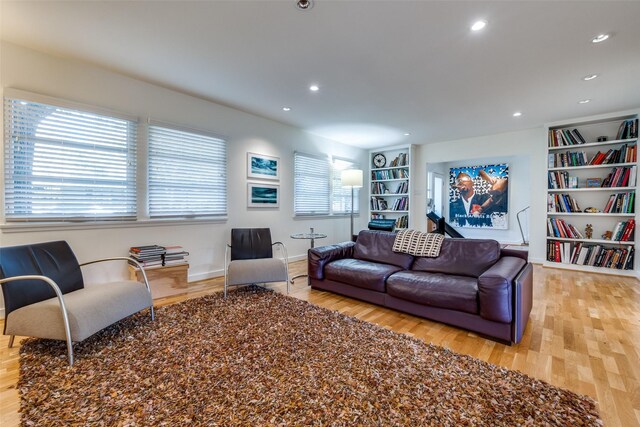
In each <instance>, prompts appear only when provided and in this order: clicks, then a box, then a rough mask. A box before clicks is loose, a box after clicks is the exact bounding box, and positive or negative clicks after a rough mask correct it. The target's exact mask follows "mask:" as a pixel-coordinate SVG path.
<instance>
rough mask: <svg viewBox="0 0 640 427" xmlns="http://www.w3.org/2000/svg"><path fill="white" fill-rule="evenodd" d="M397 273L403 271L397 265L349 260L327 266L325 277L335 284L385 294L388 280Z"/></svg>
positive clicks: (334, 262) (341, 260)
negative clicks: (348, 285)
mask: <svg viewBox="0 0 640 427" xmlns="http://www.w3.org/2000/svg"><path fill="white" fill-rule="evenodd" d="M397 271H402V269H401V268H400V267H396V266H395V265H389V264H382V263H378V262H370V261H363V260H358V259H353V258H347V259H340V260H337V261H333V262H331V263H329V264H327V266H326V267H325V268H324V277H325V279H328V280H333V281H335V282H341V283H348V284H350V285H352V286H357V287H359V288H364V289H370V290H372V291H377V292H384V291H385V282H386V280H387V278H388V277H389V276H391V275H392V274H393V273H395V272H397Z"/></svg>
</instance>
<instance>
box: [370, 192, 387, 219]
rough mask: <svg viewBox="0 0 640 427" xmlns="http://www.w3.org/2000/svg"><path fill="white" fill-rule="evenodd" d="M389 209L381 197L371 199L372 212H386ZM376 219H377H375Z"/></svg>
mask: <svg viewBox="0 0 640 427" xmlns="http://www.w3.org/2000/svg"><path fill="white" fill-rule="evenodd" d="M388 209H389V205H388V204H387V201H386V200H385V199H383V198H382V197H371V210H372V211H386V210H388ZM376 219H378V218H376Z"/></svg>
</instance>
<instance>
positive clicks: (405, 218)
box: [396, 215, 409, 228]
mask: <svg viewBox="0 0 640 427" xmlns="http://www.w3.org/2000/svg"><path fill="white" fill-rule="evenodd" d="M408 227H409V215H402V216H401V217H400V218H398V219H397V220H396V228H408Z"/></svg>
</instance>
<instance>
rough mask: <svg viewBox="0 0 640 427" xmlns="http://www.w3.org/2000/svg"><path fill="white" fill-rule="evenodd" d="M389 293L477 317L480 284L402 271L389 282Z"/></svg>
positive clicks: (470, 279) (437, 274)
mask: <svg viewBox="0 0 640 427" xmlns="http://www.w3.org/2000/svg"><path fill="white" fill-rule="evenodd" d="M387 294H389V295H391V296H394V297H396V298H401V299H404V300H407V301H411V302H414V303H417V304H424V305H430V306H433V307H439V308H446V309H450V310H457V311H465V312H467V313H472V314H478V312H479V310H478V281H477V279H475V278H473V277H467V276H454V275H451V274H442V273H427V272H423V271H401V272H398V273H395V274H393V275H392V276H391V277H389V279H388V280H387Z"/></svg>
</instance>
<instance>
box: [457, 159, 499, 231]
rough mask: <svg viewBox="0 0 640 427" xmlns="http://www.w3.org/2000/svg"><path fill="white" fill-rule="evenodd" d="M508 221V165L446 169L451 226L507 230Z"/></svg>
mask: <svg viewBox="0 0 640 427" xmlns="http://www.w3.org/2000/svg"><path fill="white" fill-rule="evenodd" d="M508 219H509V165H508V164H506V163H503V164H495V165H482V166H464V167H458V168H451V169H449V222H450V223H451V225H453V226H454V227H470V228H488V229H498V230H506V229H507V228H508V224H507V220H508Z"/></svg>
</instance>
